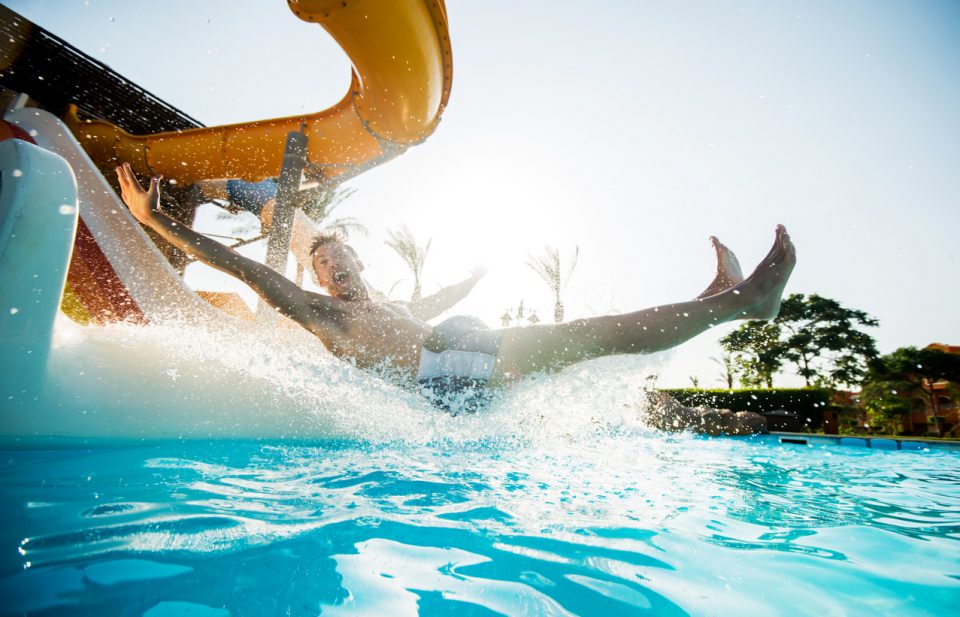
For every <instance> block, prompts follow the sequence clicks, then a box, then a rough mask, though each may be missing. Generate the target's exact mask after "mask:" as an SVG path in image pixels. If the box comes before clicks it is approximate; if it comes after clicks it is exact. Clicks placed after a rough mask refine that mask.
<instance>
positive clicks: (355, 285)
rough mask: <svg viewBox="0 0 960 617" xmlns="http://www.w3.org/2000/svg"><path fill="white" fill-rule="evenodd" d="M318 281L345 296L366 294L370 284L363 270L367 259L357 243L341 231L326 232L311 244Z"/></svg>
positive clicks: (346, 298) (321, 285)
mask: <svg viewBox="0 0 960 617" xmlns="http://www.w3.org/2000/svg"><path fill="white" fill-rule="evenodd" d="M310 257H311V259H312V260H313V270H314V272H316V274H317V284H318V285H320V287H324V288H326V290H327V291H328V292H330V295H332V296H334V297H336V298H341V299H343V300H356V299H358V298H362V297H364V296H365V295H366V291H367V290H366V286H365V285H364V284H363V279H362V278H361V277H360V273H361V272H363V262H361V261H360V257H359V255H357V252H356V251H355V250H353V247H351V246H350V245H348V244H347V243H346V242H344V239H343V237H342V236H341V235H340V234H337V233H322V234H320V235H318V236H317V237H316V238H314V240H313V245H312V246H311V247H310Z"/></svg>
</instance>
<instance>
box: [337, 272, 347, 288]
mask: <svg viewBox="0 0 960 617" xmlns="http://www.w3.org/2000/svg"><path fill="white" fill-rule="evenodd" d="M349 278H350V274H348V273H347V272H336V273H334V275H333V282H334V283H337V284H341V285H342V284H343V283H346V282H347V280H348V279H349Z"/></svg>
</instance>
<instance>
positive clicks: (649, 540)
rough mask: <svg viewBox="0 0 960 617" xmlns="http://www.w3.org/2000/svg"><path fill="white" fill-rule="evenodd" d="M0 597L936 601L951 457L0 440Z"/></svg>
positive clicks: (58, 609)
mask: <svg viewBox="0 0 960 617" xmlns="http://www.w3.org/2000/svg"><path fill="white" fill-rule="evenodd" d="M0 455H2V456H0V491H2V496H3V499H2V501H0V516H2V522H3V524H2V526H0V598H2V607H0V609H2V613H3V614H25V613H28V614H37V615H150V616H155V615H180V614H188V615H287V614H289V615H316V614H321V613H322V614H325V615H326V614H369V615H412V614H418V613H419V614H423V615H447V614H457V615H493V614H509V615H567V614H578V615H632V614H660V615H682V614H696V615H704V614H710V615H742V614H781V615H789V614H797V615H810V614H824V615H831V614H846V615H877V614H893V613H896V614H900V615H903V614H910V615H946V614H951V613H953V614H955V611H956V607H957V605H958V602H960V456H958V455H957V454H956V453H953V452H946V451H930V452H896V451H894V452H888V451H871V450H866V449H859V448H851V447H826V446H786V445H783V446H782V445H779V444H776V443H774V442H773V441H771V440H770V439H769V438H750V439H702V438H694V437H691V436H686V435H669V436H665V435H662V434H658V433H654V432H650V431H646V430H641V429H635V428H621V429H617V428H611V427H609V426H604V427H599V428H597V430H596V431H594V432H585V433H578V434H576V435H573V434H570V435H557V436H554V437H552V438H551V439H548V440H537V439H530V438H525V437H518V436H514V437H510V438H499V439H498V438H484V439H481V440H478V441H469V440H466V441H464V440H458V441H456V442H453V441H450V442H445V441H436V440H433V441H425V442H417V443H411V442H410V441H392V442H391V441H380V442H376V443H372V442H369V441H361V440H339V441H334V440H329V441H318V442H313V443H297V444H289V443H260V442H254V441H212V442H199V441H198V442H182V443H181V442H161V443H147V444H138V445H133V446H122V447H118V446H117V445H116V444H114V445H112V446H110V447H92V448H78V447H69V446H68V445H65V446H64V447H62V448H59V449H6V450H3V451H2V452H0Z"/></svg>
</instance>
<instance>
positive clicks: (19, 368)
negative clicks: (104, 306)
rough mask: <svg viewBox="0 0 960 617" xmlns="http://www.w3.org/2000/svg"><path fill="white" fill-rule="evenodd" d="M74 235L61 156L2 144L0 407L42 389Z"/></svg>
mask: <svg viewBox="0 0 960 617" xmlns="http://www.w3.org/2000/svg"><path fill="white" fill-rule="evenodd" d="M76 229H77V183H76V180H75V179H74V177H73V172H72V171H71V170H70V166H69V165H68V164H67V162H66V161H65V160H63V158H62V157H60V156H57V155H56V154H53V153H52V152H47V151H46V150H44V149H42V148H39V147H37V146H35V145H33V144H31V143H27V142H25V141H21V140H19V139H7V140H5V141H0V402H2V404H3V405H4V406H11V405H13V404H14V402H15V401H22V399H24V398H26V397H32V395H33V393H35V391H36V390H37V389H38V388H39V387H40V386H41V385H42V381H43V374H44V371H46V364H47V356H48V354H49V352H50V343H51V340H52V337H53V322H54V318H55V317H56V316H57V311H58V309H59V308H60V299H61V296H62V294H63V283H64V281H65V280H66V278H67V266H69V264H70V249H71V247H72V246H73V236H74V233H76Z"/></svg>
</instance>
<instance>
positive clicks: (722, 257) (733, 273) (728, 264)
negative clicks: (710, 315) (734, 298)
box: [697, 236, 743, 298]
mask: <svg viewBox="0 0 960 617" xmlns="http://www.w3.org/2000/svg"><path fill="white" fill-rule="evenodd" d="M710 242H711V243H712V244H713V250H714V251H716V253H717V274H716V276H715V277H713V281H712V282H711V283H710V284H709V285H708V286H707V288H706V289H704V290H703V293H701V294H700V295H699V296H697V298H706V297H707V296H713V295H716V294H718V293H720V292H721V291H724V290H726V289H730V288H731V287H733V286H734V285H736V284H737V283H739V282H740V281H742V280H743V272H742V271H741V270H740V262H739V261H738V260H737V256H736V255H734V254H733V251H731V250H730V249H729V248H727V247H726V245H725V244H723V243H722V242H720V240H718V239H717V237H716V236H710Z"/></svg>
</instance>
